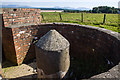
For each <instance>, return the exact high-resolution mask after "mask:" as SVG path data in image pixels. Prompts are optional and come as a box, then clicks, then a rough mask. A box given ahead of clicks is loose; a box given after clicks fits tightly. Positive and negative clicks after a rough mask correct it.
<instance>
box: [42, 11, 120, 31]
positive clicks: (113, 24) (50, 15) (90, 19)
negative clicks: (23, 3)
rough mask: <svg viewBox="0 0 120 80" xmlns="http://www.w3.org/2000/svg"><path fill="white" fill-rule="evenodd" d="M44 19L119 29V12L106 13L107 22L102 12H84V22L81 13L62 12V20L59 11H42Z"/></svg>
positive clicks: (46, 21) (46, 20)
mask: <svg viewBox="0 0 120 80" xmlns="http://www.w3.org/2000/svg"><path fill="white" fill-rule="evenodd" d="M41 14H42V15H43V17H44V21H43V18H42V23H48V22H67V23H78V24H84V25H92V26H96V27H101V28H106V29H109V30H113V31H116V32H120V31H119V30H118V14H106V20H105V24H104V25H102V23H103V18H104V14H102V13H98V14H97V13H83V22H81V13H64V12H62V13H61V17H62V20H60V16H59V12H42V13H41Z"/></svg>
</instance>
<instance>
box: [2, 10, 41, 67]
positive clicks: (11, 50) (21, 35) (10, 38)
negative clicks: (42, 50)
mask: <svg viewBox="0 0 120 80" xmlns="http://www.w3.org/2000/svg"><path fill="white" fill-rule="evenodd" d="M2 15H3V29H2V33H3V34H2V35H3V36H2V43H3V50H4V55H5V58H6V59H7V60H9V61H11V62H13V63H15V64H18V65H19V64H21V63H22V62H23V60H24V58H25V56H26V54H27V53H28V52H29V53H30V52H31V51H29V48H32V47H33V46H30V45H31V42H32V40H33V38H34V35H35V31H33V32H32V29H33V28H31V27H30V26H31V25H38V24H40V22H41V16H40V9H28V8H26V9H24V8H16V9H13V8H4V9H3V14H2ZM26 26H27V27H26ZM36 31H37V30H36ZM34 56H35V55H31V54H30V58H32V57H33V58H34ZM26 60H29V57H27V59H26Z"/></svg>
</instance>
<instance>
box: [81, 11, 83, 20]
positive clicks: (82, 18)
mask: <svg viewBox="0 0 120 80" xmlns="http://www.w3.org/2000/svg"><path fill="white" fill-rule="evenodd" d="M81 22H83V13H81Z"/></svg>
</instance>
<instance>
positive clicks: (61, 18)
mask: <svg viewBox="0 0 120 80" xmlns="http://www.w3.org/2000/svg"><path fill="white" fill-rule="evenodd" d="M59 16H60V21H62V16H61V13H59Z"/></svg>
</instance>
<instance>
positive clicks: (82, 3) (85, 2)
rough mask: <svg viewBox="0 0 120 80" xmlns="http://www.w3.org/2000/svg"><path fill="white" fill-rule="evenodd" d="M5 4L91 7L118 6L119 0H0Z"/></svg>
mask: <svg viewBox="0 0 120 80" xmlns="http://www.w3.org/2000/svg"><path fill="white" fill-rule="evenodd" d="M0 1H1V2H0V3H2V4H6V5H26V6H33V7H56V6H57V7H73V8H78V7H86V8H90V9H92V8H93V7H97V6H111V7H116V8H117V7H118V2H119V0H26V1H25V0H0Z"/></svg>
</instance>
